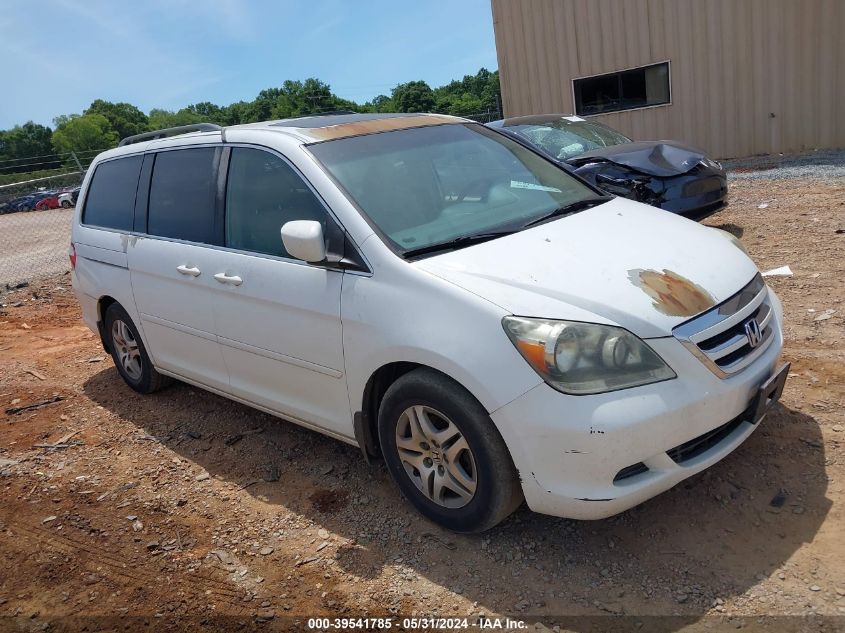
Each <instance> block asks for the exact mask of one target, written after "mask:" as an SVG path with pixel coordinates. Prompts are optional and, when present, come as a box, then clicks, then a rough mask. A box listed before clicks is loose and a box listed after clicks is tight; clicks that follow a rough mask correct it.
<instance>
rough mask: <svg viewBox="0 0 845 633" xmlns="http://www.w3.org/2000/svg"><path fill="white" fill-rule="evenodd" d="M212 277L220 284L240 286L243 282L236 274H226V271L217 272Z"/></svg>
mask: <svg viewBox="0 0 845 633" xmlns="http://www.w3.org/2000/svg"><path fill="white" fill-rule="evenodd" d="M214 278H215V279H216V280H217V281H219V282H220V283H221V284H229V285H230V286H240V285H241V284H242V283H243V282H244V280H243V279H241V278H240V277H238V276H237V275H227V274H226V273H217V274H216V275H214Z"/></svg>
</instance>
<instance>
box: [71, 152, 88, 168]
mask: <svg viewBox="0 0 845 633" xmlns="http://www.w3.org/2000/svg"><path fill="white" fill-rule="evenodd" d="M70 157H71V158H72V159H73V162H74V163H76V167H77V169H79V171H80V172H83V171H85V170H84V169H82V163H80V162H79V159H78V158H77V157H76V152H71V153H70Z"/></svg>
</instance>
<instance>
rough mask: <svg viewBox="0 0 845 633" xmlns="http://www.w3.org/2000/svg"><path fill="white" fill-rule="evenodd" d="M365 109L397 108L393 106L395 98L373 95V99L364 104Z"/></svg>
mask: <svg viewBox="0 0 845 633" xmlns="http://www.w3.org/2000/svg"><path fill="white" fill-rule="evenodd" d="M364 109H366V110H368V111H370V112H393V111H395V110H396V108H395V107H394V106H393V100H392V99H391V98H390V97H388V96H387V95H378V96H377V97H373V100H372V101H368V102H367V103H365V104H364Z"/></svg>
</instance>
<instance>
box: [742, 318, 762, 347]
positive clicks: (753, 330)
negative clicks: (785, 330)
mask: <svg viewBox="0 0 845 633" xmlns="http://www.w3.org/2000/svg"><path fill="white" fill-rule="evenodd" d="M745 336H747V337H748V344H749V345H750V346H751V347H757V346H758V345H759V344H760V343H761V342H762V340H763V333H762V332H761V331H760V324H759V323H757V319H751V320H750V321H749V322H748V323H746V324H745Z"/></svg>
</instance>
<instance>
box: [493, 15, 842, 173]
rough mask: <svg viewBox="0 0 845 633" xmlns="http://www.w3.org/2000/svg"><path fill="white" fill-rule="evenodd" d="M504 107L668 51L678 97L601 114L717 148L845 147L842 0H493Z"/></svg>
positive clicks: (562, 106) (534, 102) (628, 128)
mask: <svg viewBox="0 0 845 633" xmlns="http://www.w3.org/2000/svg"><path fill="white" fill-rule="evenodd" d="M492 7H493V24H494V28H495V33H496V48H497V51H498V58H499V71H500V74H501V85H502V101H503V107H504V111H505V115H506V116H518V115H522V114H541V113H548V112H565V113H572V112H574V105H573V103H572V79H574V78H577V77H583V76H587V75H595V74H600V73H606V72H611V71H615V70H623V69H626V68H631V67H635V66H642V65H645V64H650V63H654V62H660V61H664V60H670V62H671V76H672V81H671V89H672V104H671V105H667V106H658V107H653V108H648V109H641V110H629V111H627V112H618V113H612V114H602V115H597V118H598V120H600V121H602V122H604V123H607V124H608V125H610V126H612V127H615V128H618V129H620V130H622V131H623V132H625V133H626V134H628V135H629V136H632V137H633V138H635V139H642V140H645V139H676V140H681V141H686V142H688V143H691V144H693V145H697V146H699V147H701V148H703V149H705V150H707V151H708V152H709V153H710V154H711V155H713V156H716V157H720V158H729V157H740V156H750V155H753V154H767V153H775V152H793V151H801V150H806V149H812V148H821V147H845V0H492Z"/></svg>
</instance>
